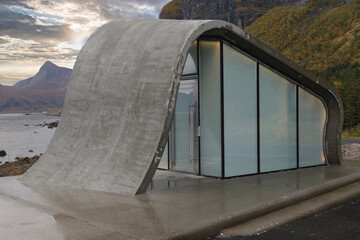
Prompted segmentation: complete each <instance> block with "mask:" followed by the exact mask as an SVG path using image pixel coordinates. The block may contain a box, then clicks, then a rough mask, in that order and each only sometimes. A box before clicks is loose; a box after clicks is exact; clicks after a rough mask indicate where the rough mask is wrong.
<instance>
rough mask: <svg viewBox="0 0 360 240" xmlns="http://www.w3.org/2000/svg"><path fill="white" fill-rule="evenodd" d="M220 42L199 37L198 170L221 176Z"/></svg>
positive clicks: (209, 174)
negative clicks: (199, 152)
mask: <svg viewBox="0 0 360 240" xmlns="http://www.w3.org/2000/svg"><path fill="white" fill-rule="evenodd" d="M220 102H221V101H220V42H218V41H200V126H201V141H200V149H201V150H200V151H201V155H200V156H201V161H200V162H201V163H200V164H201V173H202V174H203V175H208V176H214V177H221V111H220Z"/></svg>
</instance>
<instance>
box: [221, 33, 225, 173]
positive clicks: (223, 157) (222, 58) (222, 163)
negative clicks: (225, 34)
mask: <svg viewBox="0 0 360 240" xmlns="http://www.w3.org/2000/svg"><path fill="white" fill-rule="evenodd" d="M220 112H221V120H220V122H221V177H222V178H223V179H224V178H225V139H224V48H223V40H222V39H220Z"/></svg>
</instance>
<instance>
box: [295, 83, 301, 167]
mask: <svg viewBox="0 0 360 240" xmlns="http://www.w3.org/2000/svg"><path fill="white" fill-rule="evenodd" d="M299 149H300V142H299V86H298V85H296V167H297V168H299V166H300V162H299V161H300V159H299Z"/></svg>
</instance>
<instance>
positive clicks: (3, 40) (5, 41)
mask: <svg viewBox="0 0 360 240" xmlns="http://www.w3.org/2000/svg"><path fill="white" fill-rule="evenodd" d="M5 43H9V41H8V40H5V39H2V38H0V45H1V44H5Z"/></svg>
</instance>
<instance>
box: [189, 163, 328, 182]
mask: <svg viewBox="0 0 360 240" xmlns="http://www.w3.org/2000/svg"><path fill="white" fill-rule="evenodd" d="M324 166H328V164H321V165H313V166H306V167H299V168H288V169H282V170H275V171H269V172H260V173H250V174H244V175H236V176H231V177H225V178H221V177H215V176H209V175H201V176H203V177H208V178H216V179H224V180H225V179H232V178H242V177H249V176H256V175H264V174H268V173H278V172H287V171H294V170H299V169H306V168H314V167H324ZM190 174H191V173H190Z"/></svg>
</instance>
